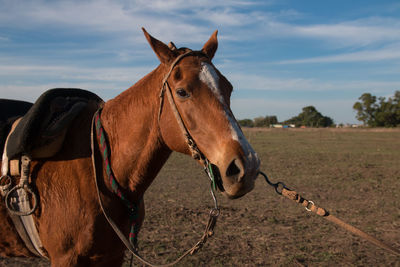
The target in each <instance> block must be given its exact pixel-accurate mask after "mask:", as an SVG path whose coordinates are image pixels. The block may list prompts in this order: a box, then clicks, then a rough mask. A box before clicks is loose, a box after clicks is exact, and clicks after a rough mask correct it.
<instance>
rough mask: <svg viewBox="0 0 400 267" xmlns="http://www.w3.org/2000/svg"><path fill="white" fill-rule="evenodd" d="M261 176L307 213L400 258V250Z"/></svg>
mask: <svg viewBox="0 0 400 267" xmlns="http://www.w3.org/2000/svg"><path fill="white" fill-rule="evenodd" d="M259 174H260V175H262V176H263V177H264V178H265V181H266V182H267V183H268V185H270V186H272V187H274V188H275V192H276V193H277V194H279V195H282V196H285V197H286V198H288V199H290V200H293V201H295V202H296V203H299V204H301V205H302V206H303V207H305V209H306V210H307V211H309V212H313V213H315V214H317V215H319V216H321V217H322V218H324V219H326V220H328V221H330V222H333V223H335V224H336V225H338V226H340V227H341V228H343V229H345V230H346V231H349V232H351V233H353V234H355V235H357V236H359V237H361V238H363V239H365V240H367V241H369V242H371V243H372V244H374V245H376V246H378V247H380V248H383V249H385V250H387V251H389V252H391V253H392V254H394V255H396V256H400V251H399V250H397V249H395V248H393V247H391V246H389V245H387V244H385V243H383V242H382V241H380V240H378V239H376V238H375V237H373V236H371V235H369V234H367V233H365V232H363V231H361V230H360V229H358V228H356V227H354V226H352V225H350V224H348V223H346V222H344V221H342V220H340V219H339V218H337V217H335V216H333V215H332V214H330V213H329V212H328V211H327V210H326V209H324V208H321V207H318V206H317V205H315V204H314V202H313V201H311V200H307V199H305V198H303V197H302V196H300V195H299V194H298V193H297V192H296V191H294V190H290V189H289V188H287V187H286V185H285V184H284V183H282V182H277V183H272V182H271V181H270V180H269V179H268V176H267V175H266V174H265V173H263V172H261V171H260V172H259Z"/></svg>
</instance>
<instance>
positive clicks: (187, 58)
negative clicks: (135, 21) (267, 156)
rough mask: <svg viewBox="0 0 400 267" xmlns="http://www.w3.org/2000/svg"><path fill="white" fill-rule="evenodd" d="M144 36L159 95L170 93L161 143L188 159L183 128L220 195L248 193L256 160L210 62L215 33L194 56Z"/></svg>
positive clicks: (227, 89)
mask: <svg viewBox="0 0 400 267" xmlns="http://www.w3.org/2000/svg"><path fill="white" fill-rule="evenodd" d="M143 31H144V34H145V36H146V38H147V40H148V41H149V43H150V46H151V47H152V49H153V50H154V52H155V53H156V55H157V57H158V58H159V60H160V61H161V65H160V68H161V70H162V71H161V72H162V75H163V77H160V78H163V79H164V81H166V83H164V85H163V86H164V87H165V86H167V88H164V94H167V93H168V90H169V92H170V95H169V96H168V97H169V99H168V100H165V101H164V100H161V101H160V115H159V127H160V132H161V136H162V139H163V142H165V144H166V145H167V146H168V147H169V148H170V149H171V150H174V151H178V152H182V153H185V154H191V153H192V151H191V149H190V147H189V146H188V144H187V138H185V133H186V132H185V130H184V129H186V130H187V133H188V134H189V135H190V136H191V137H192V138H193V140H194V142H195V144H196V145H197V147H198V149H199V150H200V151H201V153H202V154H203V155H204V156H205V157H206V158H207V159H208V160H209V162H210V163H211V164H212V166H213V171H214V173H216V176H217V185H218V187H219V189H220V190H221V191H222V192H223V194H225V195H226V196H228V197H229V198H238V197H241V196H243V195H244V194H246V193H247V192H249V191H251V190H252V189H253V187H254V181H255V179H256V177H257V174H258V170H259V165H260V161H259V159H258V157H257V154H256V153H255V152H254V150H253V148H252V147H251V146H250V144H249V143H248V142H247V140H246V138H245V136H244V134H243V132H242V130H241V129H240V127H239V124H238V123H237V121H236V119H235V117H234V116H233V114H232V111H231V109H230V97H231V93H232V85H231V84H230V82H229V81H228V80H227V79H226V78H225V77H224V76H223V75H222V74H221V73H220V72H219V71H218V70H217V69H216V68H215V66H214V65H213V64H212V63H211V59H212V58H213V56H214V54H215V52H216V50H217V46H218V41H217V31H216V32H215V33H214V34H213V35H212V36H211V38H210V39H209V40H208V41H207V42H206V44H205V45H204V46H203V48H202V50H201V51H198V52H191V50H190V49H187V48H180V49H177V48H176V47H175V45H173V43H170V44H169V46H167V45H165V44H164V43H162V42H161V41H159V40H157V39H155V38H153V37H152V36H150V35H149V34H148V33H147V32H146V31H145V30H144V29H143ZM188 52H189V53H188ZM182 55H184V56H182ZM164 81H163V82H164ZM160 89H161V88H160ZM165 90H167V92H165ZM161 91H163V90H161ZM164 98H166V97H164ZM177 116H178V117H181V122H182V123H181V125H180V122H179V121H180V119H179V118H178V117H177Z"/></svg>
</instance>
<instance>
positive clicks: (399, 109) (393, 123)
mask: <svg viewBox="0 0 400 267" xmlns="http://www.w3.org/2000/svg"><path fill="white" fill-rule="evenodd" d="M358 99H359V100H360V101H357V102H356V103H354V105H353V109H354V110H355V111H356V112H357V115H356V118H357V119H358V120H359V121H362V122H363V124H364V125H365V126H369V127H400V91H396V92H395V93H394V96H393V97H389V98H388V99H386V98H385V97H378V98H377V97H376V96H374V95H371V94H370V93H365V94H362V95H361V96H360V97H359V98H358Z"/></svg>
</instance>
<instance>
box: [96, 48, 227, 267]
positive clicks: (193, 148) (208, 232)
mask: <svg viewBox="0 0 400 267" xmlns="http://www.w3.org/2000/svg"><path fill="white" fill-rule="evenodd" d="M188 56H204V57H207V55H206V54H204V53H203V52H201V51H189V52H186V53H184V54H181V55H179V56H178V57H177V58H176V59H175V60H174V61H173V62H172V63H171V66H170V69H169V71H168V72H167V74H166V75H165V76H164V79H163V84H162V87H161V90H160V106H159V112H158V123H159V125H160V120H161V113H162V110H163V106H164V96H165V94H166V95H167V98H168V101H169V103H170V105H171V109H172V112H173V113H174V116H175V118H176V121H177V123H178V125H179V127H180V129H181V131H182V134H183V136H184V138H185V139H186V143H187V145H188V147H189V149H190V152H191V154H192V157H193V158H194V159H195V160H197V161H199V162H200V163H201V164H202V165H203V167H204V170H205V172H206V174H207V176H208V177H209V179H210V181H211V190H210V191H211V196H212V198H213V201H214V207H213V208H212V209H211V210H210V212H209V219H208V223H207V225H206V227H205V231H204V233H203V235H202V237H201V238H200V240H199V241H198V242H197V243H196V244H195V245H194V246H193V247H192V248H190V249H189V250H187V251H186V252H184V253H183V254H182V255H181V256H180V257H179V258H178V259H176V260H175V261H174V262H171V263H168V264H165V265H154V264H151V263H150V262H148V261H146V260H145V259H143V258H142V257H141V256H139V254H138V252H137V244H136V234H137V232H138V230H139V229H138V226H137V225H138V224H137V223H136V222H137V215H138V214H137V213H138V207H139V205H137V204H135V203H133V204H132V203H127V198H126V197H124V196H123V194H122V192H121V190H120V189H119V188H118V183H117V182H116V179H115V177H114V175H113V171H112V168H111V164H110V162H109V159H108V156H109V155H108V153H109V152H108V150H109V149H108V146H107V137H106V134H105V131H104V128H103V127H102V125H101V118H100V113H101V109H102V107H101V108H99V109H98V110H97V111H96V113H95V114H94V116H93V119H92V126H91V149H92V164H93V172H94V179H95V185H96V190H97V196H98V200H99V204H100V208H101V210H102V212H103V214H104V216H105V218H106V220H107V221H108V223H109V224H110V226H111V227H112V228H113V230H114V232H115V233H116V234H117V235H118V237H119V238H120V240H121V241H122V242H123V243H124V245H125V247H126V248H127V249H128V250H129V251H130V252H131V253H132V254H133V255H134V256H135V257H136V258H137V259H138V260H139V261H141V262H142V263H144V264H146V265H149V266H159V267H167V266H172V265H174V264H176V263H178V262H179V261H181V260H182V259H183V258H184V257H186V256H187V255H189V254H190V255H192V254H194V253H196V252H197V251H198V250H199V249H200V248H202V247H203V245H204V244H205V243H206V241H207V239H208V238H209V237H211V236H212V235H213V234H214V227H215V225H216V222H217V219H218V216H219V214H220V210H219V207H218V202H217V198H216V196H215V190H216V186H215V184H216V181H215V179H216V178H215V176H214V173H213V168H212V165H211V163H210V162H209V160H208V159H207V158H206V157H205V155H204V154H203V153H202V152H201V151H200V149H199V148H198V146H197V145H196V142H195V141H194V139H193V137H192V136H191V134H190V133H189V130H188V128H187V127H186V125H185V123H184V121H183V119H182V116H181V114H180V113H179V110H178V108H177V106H176V103H175V100H174V98H173V96H172V91H171V87H170V86H169V83H168V78H169V77H170V75H171V73H172V71H173V69H174V68H175V67H176V65H177V64H178V63H179V62H180V61H181V60H182V59H183V58H185V57H188ZM96 135H97V137H98V138H99V139H100V145H101V146H102V153H101V155H102V157H103V162H104V164H105V165H106V174H107V176H108V180H109V181H110V186H111V188H112V190H113V192H114V193H115V194H116V195H118V196H119V197H120V199H121V200H122V201H123V202H124V203H125V206H126V207H127V208H128V210H129V213H130V216H131V217H133V218H134V223H133V224H132V228H131V229H133V230H134V231H133V230H131V233H130V237H131V235H134V238H130V239H129V241H128V240H127V238H126V237H125V235H124V234H123V233H122V231H121V230H120V229H119V227H118V226H117V225H116V223H115V222H114V221H113V220H112V218H111V217H110V216H109V214H108V212H107V211H106V210H105V208H104V205H103V202H102V199H101V195H100V189H99V183H98V179H97V168H96V155H95V147H96V146H95V144H96V142H97V141H96ZM97 145H98V144H97ZM101 170H103V168H101ZM121 196H122V197H121ZM132 213H136V214H132Z"/></svg>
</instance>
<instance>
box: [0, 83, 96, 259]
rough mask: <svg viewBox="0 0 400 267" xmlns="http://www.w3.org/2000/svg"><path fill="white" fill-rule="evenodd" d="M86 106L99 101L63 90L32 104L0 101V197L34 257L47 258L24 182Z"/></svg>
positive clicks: (30, 194)
mask: <svg viewBox="0 0 400 267" xmlns="http://www.w3.org/2000/svg"><path fill="white" fill-rule="evenodd" d="M89 102H90V103H93V102H94V103H97V104H98V105H99V106H100V105H101V104H102V103H103V101H102V99H101V98H100V97H98V96H97V95H95V94H93V93H91V92H89V91H86V90H82V89H66V88H57V89H50V90H48V91H46V92H45V93H43V94H42V95H41V96H40V97H39V98H38V100H37V101H36V102H35V103H34V104H31V103H28V102H25V103H21V101H15V100H0V111H2V113H1V115H0V116H1V117H0V135H1V136H0V138H1V139H0V149H1V150H3V144H4V151H3V153H2V155H3V158H2V164H1V165H2V166H1V177H0V194H1V196H2V197H3V198H4V201H5V204H6V207H7V210H8V213H9V216H10V218H11V220H12V221H13V223H14V225H15V227H16V230H17V232H18V234H19V235H20V237H21V239H22V240H23V241H24V243H25V245H26V247H27V248H28V249H29V250H30V251H31V252H32V253H33V254H35V255H37V256H42V257H47V254H46V251H45V250H44V248H43V246H42V243H41V241H40V237H39V234H38V231H37V228H36V225H35V222H34V219H33V217H32V214H33V213H34V211H35V210H36V208H37V205H38V196H37V193H36V191H35V190H34V189H33V188H32V187H31V185H30V183H29V176H30V173H29V172H30V162H31V160H32V159H42V158H49V157H52V156H54V155H55V154H56V153H57V152H58V151H59V150H60V149H61V146H62V144H63V142H64V139H65V136H66V133H67V131H68V129H69V127H70V125H71V123H72V121H73V120H74V119H75V118H76V117H77V116H78V115H79V113H80V112H81V111H82V110H83V109H84V108H85V107H86V106H87V105H88V104H89ZM3 111H4V112H3ZM7 112H8V113H7ZM22 115H23V117H19V116H22ZM8 130H9V131H10V133H8ZM4 139H5V140H4ZM18 178H19V181H18V183H17V180H18Z"/></svg>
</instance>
